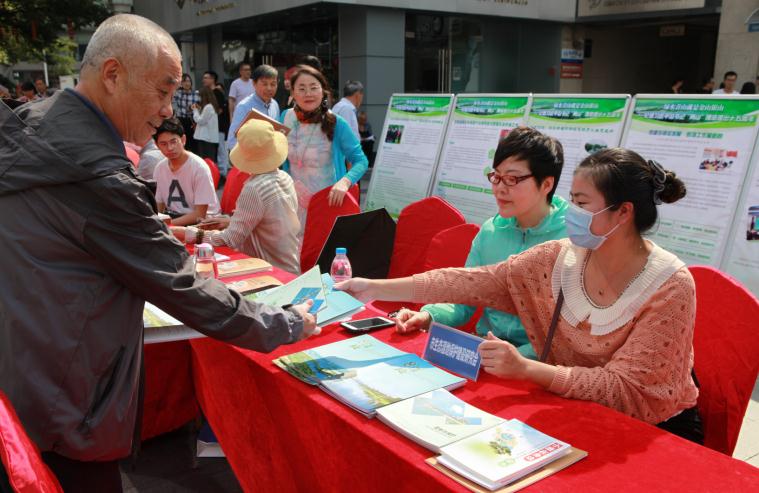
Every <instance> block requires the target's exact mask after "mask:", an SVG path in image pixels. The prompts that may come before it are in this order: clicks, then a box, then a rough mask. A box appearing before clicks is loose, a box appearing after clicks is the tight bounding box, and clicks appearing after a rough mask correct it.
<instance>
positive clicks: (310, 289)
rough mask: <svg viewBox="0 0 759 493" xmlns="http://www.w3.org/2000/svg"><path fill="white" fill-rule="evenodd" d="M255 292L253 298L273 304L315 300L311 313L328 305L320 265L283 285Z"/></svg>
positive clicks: (282, 304)
mask: <svg viewBox="0 0 759 493" xmlns="http://www.w3.org/2000/svg"><path fill="white" fill-rule="evenodd" d="M254 294H255V296H254V297H253V298H251V299H254V300H255V301H257V302H259V303H266V304H267V305H271V306H284V305H298V304H300V303H303V302H305V301H307V300H313V302H314V304H313V306H312V307H311V313H317V312H319V311H321V310H323V309H324V308H326V307H327V305H326V303H325V298H324V284H322V278H321V272H319V266H318V265H315V266H313V267H312V268H311V269H309V270H308V271H306V272H305V273H303V274H301V275H300V276H298V277H297V278H295V279H293V280H292V281H290V282H288V283H287V284H285V285H283V286H280V287H278V288H274V289H271V290H268V291H262V292H260V293H254ZM250 296H251V295H248V297H250Z"/></svg>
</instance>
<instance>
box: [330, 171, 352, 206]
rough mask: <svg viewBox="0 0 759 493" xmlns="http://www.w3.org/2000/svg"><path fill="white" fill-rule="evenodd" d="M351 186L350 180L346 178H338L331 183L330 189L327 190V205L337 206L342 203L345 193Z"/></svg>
mask: <svg viewBox="0 0 759 493" xmlns="http://www.w3.org/2000/svg"><path fill="white" fill-rule="evenodd" d="M350 187H351V182H350V180H349V179H347V178H340V179H339V180H338V181H337V183H335V184H334V185H332V190H330V191H329V201H328V203H329V205H330V206H331V207H337V206H340V205H343V200H344V199H345V194H346V193H347V192H348V189H349V188H350Z"/></svg>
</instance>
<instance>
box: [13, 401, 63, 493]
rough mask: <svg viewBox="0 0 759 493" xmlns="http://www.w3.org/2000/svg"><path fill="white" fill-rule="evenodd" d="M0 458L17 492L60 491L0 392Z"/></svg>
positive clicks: (43, 492)
mask: <svg viewBox="0 0 759 493" xmlns="http://www.w3.org/2000/svg"><path fill="white" fill-rule="evenodd" d="M0 460H1V461H2V464H3V467H4V468H5V472H6V473H7V474H8V481H9V483H10V485H11V488H13V491H15V492H17V493H40V492H42V493H62V492H63V488H61V485H60V483H58V480H57V479H56V477H55V475H54V474H53V472H52V471H51V470H50V469H49V468H48V467H47V465H46V464H45V463H44V462H43V461H42V456H41V455H40V451H39V449H37V446H36V445H35V444H34V443H33V442H32V441H31V440H30V439H29V437H28V436H27V434H26V431H24V427H23V426H22V425H21V421H20V420H19V419H18V415H17V414H16V411H15V410H14V409H13V405H11V402H10V400H9V399H8V397H7V396H6V395H5V394H4V393H2V392H0Z"/></svg>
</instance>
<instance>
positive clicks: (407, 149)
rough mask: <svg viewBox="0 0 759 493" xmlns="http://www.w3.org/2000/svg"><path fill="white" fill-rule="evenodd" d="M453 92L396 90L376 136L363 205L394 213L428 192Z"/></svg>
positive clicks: (394, 214) (395, 216)
mask: <svg viewBox="0 0 759 493" xmlns="http://www.w3.org/2000/svg"><path fill="white" fill-rule="evenodd" d="M452 102H453V95H450V94H445V95H424V94H394V95H393V96H392V97H391V98H390V103H389V104H388V108H387V114H386V115H385V124H384V125H383V127H382V133H381V134H380V135H379V136H378V140H379V145H378V149H377V158H376V160H375V162H374V169H373V170H372V178H371V181H370V183H369V191H368V193H367V198H366V209H367V210H372V209H379V208H381V207H384V208H385V209H387V211H388V213H390V215H391V216H392V217H394V218H397V217H398V214H399V213H400V211H401V210H402V209H403V208H404V207H406V206H407V205H409V204H411V203H412V202H416V201H417V200H420V199H423V198H425V197H427V196H428V195H429V190H430V187H431V184H432V178H433V176H434V175H435V168H436V166H437V162H438V157H439V154H440V149H441V148H442V141H443V137H444V135H445V130H446V126H447V124H448V117H449V116H450V112H451V108H452V106H453V105H452Z"/></svg>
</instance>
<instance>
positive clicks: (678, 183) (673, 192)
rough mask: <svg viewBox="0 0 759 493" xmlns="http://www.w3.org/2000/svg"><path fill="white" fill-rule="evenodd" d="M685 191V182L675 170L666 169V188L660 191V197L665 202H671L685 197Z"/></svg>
mask: <svg viewBox="0 0 759 493" xmlns="http://www.w3.org/2000/svg"><path fill="white" fill-rule="evenodd" d="M685 193H686V188H685V183H683V181H682V180H681V179H680V178H678V177H677V175H676V174H675V173H674V172H673V171H666V175H665V179H664V189H663V190H662V191H661V192H659V199H661V201H662V202H664V203H665V204H671V203H673V202H677V201H678V200H680V199H681V198H683V197H685Z"/></svg>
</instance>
